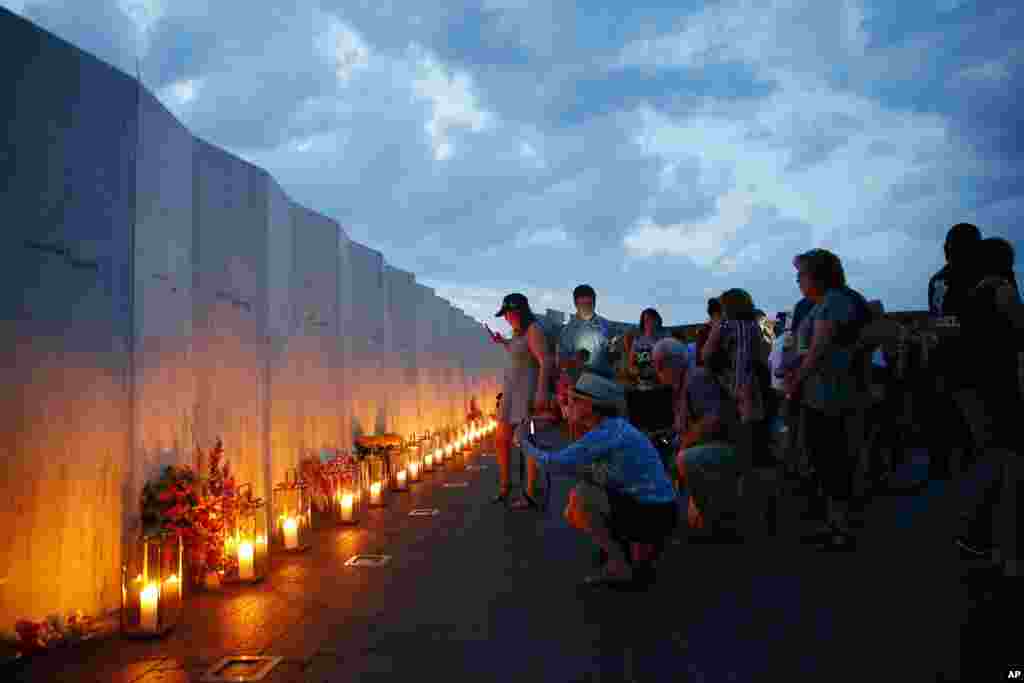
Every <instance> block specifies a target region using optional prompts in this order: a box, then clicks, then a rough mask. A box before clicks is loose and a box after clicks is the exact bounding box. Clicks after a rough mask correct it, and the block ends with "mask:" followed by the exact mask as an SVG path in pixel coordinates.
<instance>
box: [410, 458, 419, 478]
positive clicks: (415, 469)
mask: <svg viewBox="0 0 1024 683" xmlns="http://www.w3.org/2000/svg"><path fill="white" fill-rule="evenodd" d="M419 478H420V464H419V463H418V462H411V463H409V479H411V480H412V481H418V480H419Z"/></svg>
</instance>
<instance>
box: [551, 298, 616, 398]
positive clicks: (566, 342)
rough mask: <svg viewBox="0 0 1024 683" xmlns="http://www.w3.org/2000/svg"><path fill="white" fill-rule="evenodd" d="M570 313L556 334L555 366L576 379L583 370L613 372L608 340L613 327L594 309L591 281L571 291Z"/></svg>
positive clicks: (610, 375) (594, 299) (600, 373)
mask: <svg viewBox="0 0 1024 683" xmlns="http://www.w3.org/2000/svg"><path fill="white" fill-rule="evenodd" d="M572 300H573V303H574V304H575V305H576V313H575V315H573V316H572V317H571V318H570V319H569V322H568V323H566V325H565V327H563V328H562V333H561V334H560V335H559V337H558V366H559V368H560V369H562V370H563V371H564V372H567V373H568V374H569V377H570V379H571V380H572V381H573V383H575V382H576V381H577V380H578V379H579V376H580V374H581V373H582V372H583V371H584V370H588V371H590V372H595V373H597V374H599V375H601V376H603V377H607V378H609V379H611V378H613V377H614V376H615V370H614V369H613V368H612V364H611V359H610V358H609V355H608V344H609V342H610V341H611V338H612V337H613V336H614V332H615V330H612V326H611V325H610V324H609V322H608V321H607V320H605V319H604V318H602V317H601V316H600V315H598V314H597V312H596V310H595V309H596V303H597V294H596V293H595V292H594V288H593V287H591V286H590V285H579V286H578V287H576V289H574V290H573V291H572Z"/></svg>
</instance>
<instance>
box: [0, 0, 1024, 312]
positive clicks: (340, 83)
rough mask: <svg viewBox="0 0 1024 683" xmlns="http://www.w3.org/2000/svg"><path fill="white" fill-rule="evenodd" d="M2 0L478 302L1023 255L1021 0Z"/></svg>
mask: <svg viewBox="0 0 1024 683" xmlns="http://www.w3.org/2000/svg"><path fill="white" fill-rule="evenodd" d="M282 4H286V5H287V6H288V7H289V9H281V10H275V9H263V8H262V3H253V2H252V1H251V0H216V1H213V0H211V1H209V2H207V1H206V0H173V1H172V0H22V1H18V0H0V5H2V6H4V7H6V8H8V9H10V10H12V11H14V12H16V13H19V14H21V15H23V16H25V17H27V18H29V19H30V20H32V21H33V22H35V23H36V24H38V25H40V26H42V27H44V28H46V29H48V30H50V31H52V32H54V33H56V34H57V35H59V36H60V37H62V38H64V39H66V40H68V41H70V42H72V43H74V44H76V45H78V46H79V47H81V48H82V49H84V50H87V51H89V52H91V53H93V54H95V55H97V56H99V57H100V58H102V59H104V60H106V61H108V62H110V63H112V64H114V65H115V66H118V67H120V68H122V69H124V70H125V71H127V72H129V73H133V74H134V72H135V64H136V58H137V57H138V58H139V59H140V63H141V72H142V77H143V82H144V83H145V84H146V86H147V87H148V88H149V89H151V90H152V91H153V92H154V93H156V94H157V96H158V97H159V98H160V99H161V100H162V101H163V102H164V103H165V104H166V105H167V106H168V108H169V109H170V110H171V111H172V112H174V113H175V114H176V115H177V116H178V117H179V118H180V119H181V120H182V121H183V122H184V123H185V124H186V125H187V126H188V127H189V128H190V129H191V130H192V131H193V132H194V133H195V134H196V135H198V136H200V137H202V138H204V139H206V140H208V141H210V142H212V143H214V144H217V145H219V146H222V147H224V148H226V149H228V150H230V151H232V152H233V153H235V154H237V155H239V156H241V157H242V158H245V159H247V160H249V161H252V162H253V163H256V164H258V165H260V166H262V167H264V168H266V169H267V170H268V171H270V172H271V173H272V174H273V175H274V176H275V177H276V178H277V179H278V181H279V182H280V184H281V185H282V186H283V187H284V188H285V190H286V191H287V192H288V194H289V195H290V196H291V197H292V198H293V199H294V200H295V201H298V202H300V203H302V204H305V205H306V206H308V207H310V208H312V209H314V210H316V211H318V212H320V213H323V214H326V215H328V216H331V217H333V218H335V219H336V220H338V221H339V222H340V223H341V224H342V225H344V226H345V227H346V229H347V230H348V232H349V235H350V236H351V237H352V238H353V239H355V240H358V241H360V242H362V243H364V244H367V245H369V246H371V247H373V248H376V249H379V250H381V251H382V252H383V253H384V254H385V257H386V258H387V260H388V261H389V262H390V263H392V264H394V265H395V266H397V267H399V268H404V269H407V270H410V271H412V272H414V273H415V274H416V276H417V279H418V280H419V281H420V282H423V283H424V284H427V285H429V286H433V287H435V288H436V289H437V291H438V294H440V295H441V296H445V297H446V298H448V299H450V300H452V301H453V302H454V303H455V304H456V305H459V306H461V307H463V308H464V309H465V310H466V311H467V312H468V313H469V314H470V315H474V316H476V317H478V318H480V319H484V320H487V319H490V320H491V321H493V318H490V316H491V314H493V311H494V310H496V309H497V306H498V303H499V301H500V298H501V296H502V295H503V294H505V293H506V292H508V291H523V292H525V293H526V294H528V295H529V296H530V298H531V303H533V305H534V308H536V309H540V310H543V309H545V308H548V307H550V308H557V309H560V310H568V311H571V310H572V302H571V290H572V288H573V286H575V285H576V284H578V283H580V282H589V283H591V284H592V285H593V286H594V287H595V288H596V289H597V291H598V310H599V312H602V313H604V314H605V315H607V316H608V317H611V318H614V319H618V320H630V321H631V320H635V319H636V318H638V317H639V313H640V311H641V310H642V309H643V308H645V307H647V306H654V307H656V308H658V309H659V310H660V311H661V313H662V315H663V317H664V318H665V320H666V322H667V323H671V324H682V323H687V322H697V321H699V320H701V319H703V318H704V308H705V305H706V300H707V298H708V296H709V295H717V294H718V293H720V292H722V291H723V290H724V289H727V288H730V287H744V288H746V289H748V290H749V291H751V292H752V293H753V295H754V297H755V300H756V301H757V303H758V304H759V305H760V306H761V307H762V308H764V309H765V310H766V311H769V312H775V311H779V310H785V309H787V308H789V307H791V306H792V304H793V303H794V302H795V301H796V299H797V298H799V294H798V292H797V289H796V283H795V281H794V271H793V269H792V265H791V260H792V257H793V255H794V254H796V253H798V252H799V251H803V250H806V249H809V248H811V247H814V246H821V247H826V248H830V249H832V250H834V251H835V252H836V253H838V254H839V255H840V256H841V257H842V258H843V262H844V265H845V266H846V270H847V274H848V278H849V280H850V282H851V284H852V285H853V286H854V287H856V288H857V289H860V290H861V291H862V292H864V293H865V294H866V295H867V296H868V297H869V298H879V299H882V300H883V301H884V303H885V305H886V307H887V308H888V309H890V310H906V309H922V308H925V307H926V289H927V278H928V276H929V275H930V274H931V273H932V272H934V271H935V270H936V269H938V268H939V267H940V266H941V265H942V240H943V238H944V236H945V233H946V230H947V229H948V228H949V227H950V226H951V225H952V224H953V223H956V222H960V221H969V222H973V223H976V224H977V225H978V226H979V227H980V228H981V229H982V232H983V233H984V234H985V235H986V236H987V235H998V236H1002V237H1007V238H1009V239H1011V240H1012V241H1013V242H1014V243H1015V246H1016V247H1017V249H1018V252H1020V251H1021V250H1022V249H1024V230H1022V228H1021V226H1022V222H1021V219H1022V217H1024V171H1022V170H1021V169H1022V164H1021V163H1020V162H1021V161H1022V160H1024V127H1022V126H1021V120H1022V117H1021V115H1020V111H1019V109H1018V108H1017V106H1016V104H1017V102H1016V99H1017V95H1016V94H1017V93H1019V92H1024V68H1022V66H1024V47H1022V46H1024V6H1022V5H1021V3H1020V2H1019V0H998V1H994V2H970V1H969V0H921V1H915V0H905V1H903V2H892V1H890V0H792V1H791V2H779V1H776V0H723V1H722V2H710V3H705V2H696V1H693V0H672V1H671V2H669V1H668V0H633V2H628V3H626V2H615V1H606V2H599V1H596V0H580V1H579V2H574V3H562V2H550V0H447V1H442V0H416V1H415V2H395V1H394V0H358V1H355V0H345V1H342V0H297V1H296V0H292V2H290V3H282Z"/></svg>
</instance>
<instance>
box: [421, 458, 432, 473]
mask: <svg viewBox="0 0 1024 683" xmlns="http://www.w3.org/2000/svg"><path fill="white" fill-rule="evenodd" d="M432 469H434V454H433V453H427V454H426V455H425V456H423V470H424V471H425V472H429V471H430V470H432Z"/></svg>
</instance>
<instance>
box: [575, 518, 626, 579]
mask: <svg viewBox="0 0 1024 683" xmlns="http://www.w3.org/2000/svg"><path fill="white" fill-rule="evenodd" d="M580 512H581V513H582V514H580V515H579V521H580V522H582V524H583V527H584V531H585V532H586V533H587V534H588V535H589V536H590V538H592V539H593V540H594V542H595V543H597V544H598V545H599V546H601V548H602V549H603V550H604V551H605V553H607V555H608V564H606V565H605V572H606V573H608V574H610V575H612V576H615V577H621V578H623V579H630V578H632V576H633V568H632V567H631V566H630V564H629V562H628V560H627V558H626V555H625V554H624V553H623V552H622V546H620V545H619V543H618V542H617V541H616V540H615V539H613V538H612V533H611V530H610V529H609V528H608V525H607V523H606V522H605V520H604V518H603V517H602V516H601V515H594V514H590V513H589V512H588V511H586V510H580Z"/></svg>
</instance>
